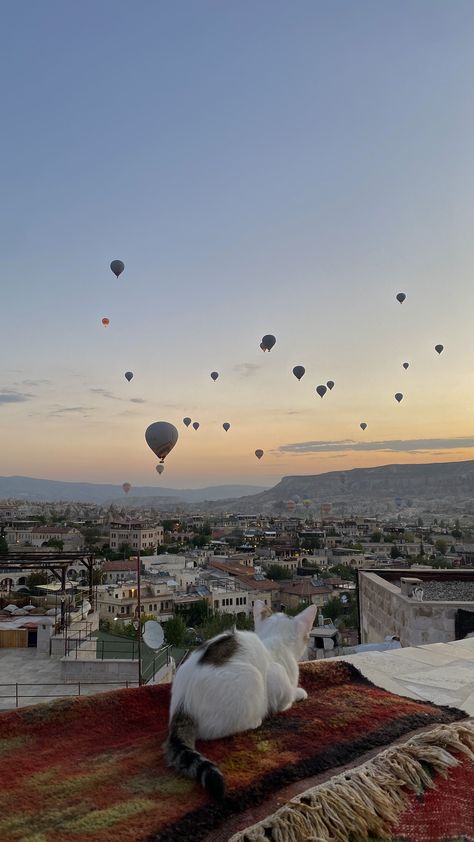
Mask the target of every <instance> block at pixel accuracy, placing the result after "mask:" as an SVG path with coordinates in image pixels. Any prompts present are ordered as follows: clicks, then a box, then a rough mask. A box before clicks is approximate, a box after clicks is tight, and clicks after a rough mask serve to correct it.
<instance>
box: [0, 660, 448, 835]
mask: <svg viewBox="0 0 474 842" xmlns="http://www.w3.org/2000/svg"><path fill="white" fill-rule="evenodd" d="M301 685H302V686H303V687H304V688H305V689H306V690H307V691H308V694H309V698H308V699H307V700H306V701H304V702H300V703H298V704H296V705H294V706H293V707H292V708H291V709H290V710H289V711H286V712H285V713H282V714H278V715H276V716H272V717H270V718H269V719H268V720H266V721H265V722H264V724H263V725H262V726H261V727H260V728H259V729H257V730H256V731H250V732H247V733H245V734H239V735H237V736H235V737H230V738H227V739H225V740H216V741H214V742H209V743H201V744H198V747H199V748H200V750H201V751H203V753H205V754H206V755H207V756H208V757H209V758H211V759H212V760H213V761H214V762H215V763H217V764H218V766H219V767H220V768H221V770H222V772H223V773H224V776H225V779H226V784H227V796H226V798H225V800H224V802H223V803H222V804H214V803H212V802H210V800H209V798H208V797H207V795H206V794H205V793H204V792H203V790H202V789H201V788H200V787H199V786H198V785H197V784H196V783H195V782H193V781H190V780H188V779H185V778H182V777H180V776H178V775H176V774H175V773H174V772H173V771H172V770H170V769H168V768H166V766H165V764H164V760H163V754H162V743H163V741H164V739H165V736H166V732H167V718H168V704H169V694H170V687H169V685H158V686H154V687H149V686H146V687H141V688H136V689H130V690H119V691H115V692H112V693H106V694H101V695H98V696H89V697H85V698H81V699H67V700H59V701H57V702H53V703H51V704H46V705H37V706H34V707H30V708H23V709H19V710H15V711H10V712H7V713H3V714H1V715H0V839H1V840H2V842H53V840H54V842H66V840H68V842H70V840H76V842H92V841H93V842H116V841H117V840H118V839H120V842H137V841H138V840H148V841H149V842H166V840H173V842H175V841H176V840H193V842H199V840H203V839H205V838H206V836H207V835H208V834H209V833H210V832H211V831H213V830H214V829H216V828H218V827H219V826H220V825H221V824H222V823H223V822H225V821H226V820H227V819H228V818H229V817H230V816H233V815H235V814H239V813H241V812H243V811H244V810H246V809H248V808H249V807H251V806H253V805H258V804H261V803H262V802H263V801H265V799H266V798H267V797H268V796H269V794H271V793H274V792H276V791H277V790H278V789H279V788H281V787H283V786H286V785H288V784H289V783H291V782H293V781H298V780H303V779H305V778H308V777H310V776H312V775H317V774H319V773H321V772H324V771H327V770H332V769H335V768H336V767H338V766H340V765H341V764H346V763H351V762H357V759H358V758H360V757H361V756H362V755H363V754H364V753H366V752H367V751H370V750H371V749H373V748H376V747H384V746H388V745H390V743H391V742H392V741H393V740H395V739H397V738H399V737H401V736H403V735H405V734H409V733H410V732H413V731H414V730H416V729H419V728H421V727H426V726H433V727H434V726H436V725H438V724H440V723H452V722H456V721H460V720H462V719H464V718H465V714H464V713H463V712H462V711H459V710H456V709H451V708H439V707H436V706H434V705H430V704H428V703H426V704H424V703H418V702H415V701H412V700H410V699H405V698H402V697H400V696H395V695H393V694H391V693H388V692H386V691H384V690H381V689H379V688H376V687H374V686H373V685H371V684H370V682H368V681H367V680H366V679H365V678H364V677H363V676H362V675H361V674H360V673H359V672H358V670H356V669H355V668H354V667H353V666H352V665H351V664H347V663H344V662H336V661H335V662H328V663H315V662H312V663H308V664H303V665H302V666H301ZM420 838H421V837H420Z"/></svg>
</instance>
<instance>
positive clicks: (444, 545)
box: [434, 538, 448, 555]
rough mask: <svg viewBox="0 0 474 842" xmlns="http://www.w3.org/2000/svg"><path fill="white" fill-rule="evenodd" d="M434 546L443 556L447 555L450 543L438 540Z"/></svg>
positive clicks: (442, 539)
mask: <svg viewBox="0 0 474 842" xmlns="http://www.w3.org/2000/svg"><path fill="white" fill-rule="evenodd" d="M434 545H435V550H436V551H437V552H438V553H441V555H446V553H447V552H448V542H447V541H445V540H444V538H438V539H437V541H435V544H434Z"/></svg>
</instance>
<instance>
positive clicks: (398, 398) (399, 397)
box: [395, 392, 403, 403]
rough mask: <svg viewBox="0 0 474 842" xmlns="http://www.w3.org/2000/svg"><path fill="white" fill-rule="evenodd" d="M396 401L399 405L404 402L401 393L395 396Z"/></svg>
mask: <svg viewBox="0 0 474 842" xmlns="http://www.w3.org/2000/svg"><path fill="white" fill-rule="evenodd" d="M395 400H396V401H397V403H400V401H402V400H403V395H402V393H401V392H397V394H396V395H395Z"/></svg>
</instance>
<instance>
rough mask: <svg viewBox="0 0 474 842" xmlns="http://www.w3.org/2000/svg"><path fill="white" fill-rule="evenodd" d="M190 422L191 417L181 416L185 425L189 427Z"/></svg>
mask: <svg viewBox="0 0 474 842" xmlns="http://www.w3.org/2000/svg"><path fill="white" fill-rule="evenodd" d="M190 423H191V418H187V417H186V418H183V424H184V426H185V427H189V425H190Z"/></svg>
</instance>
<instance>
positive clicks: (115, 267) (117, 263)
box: [110, 260, 125, 278]
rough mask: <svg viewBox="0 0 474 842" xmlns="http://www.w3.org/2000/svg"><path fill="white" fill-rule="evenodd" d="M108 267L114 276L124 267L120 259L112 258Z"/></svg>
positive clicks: (119, 273)
mask: <svg viewBox="0 0 474 842" xmlns="http://www.w3.org/2000/svg"><path fill="white" fill-rule="evenodd" d="M110 268H111V269H112V272H113V273H114V275H115V277H116V278H118V276H119V275H121V274H122V272H123V270H124V269H125V263H123V262H122V261H121V260H112V263H111V264H110Z"/></svg>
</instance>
